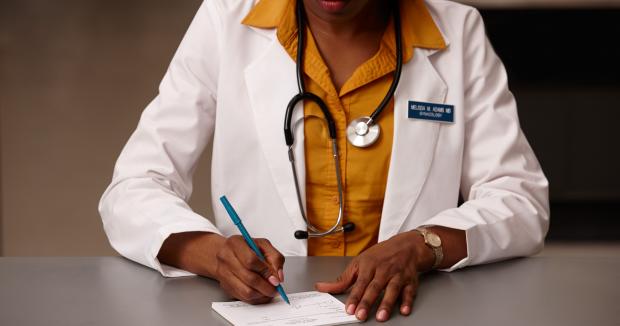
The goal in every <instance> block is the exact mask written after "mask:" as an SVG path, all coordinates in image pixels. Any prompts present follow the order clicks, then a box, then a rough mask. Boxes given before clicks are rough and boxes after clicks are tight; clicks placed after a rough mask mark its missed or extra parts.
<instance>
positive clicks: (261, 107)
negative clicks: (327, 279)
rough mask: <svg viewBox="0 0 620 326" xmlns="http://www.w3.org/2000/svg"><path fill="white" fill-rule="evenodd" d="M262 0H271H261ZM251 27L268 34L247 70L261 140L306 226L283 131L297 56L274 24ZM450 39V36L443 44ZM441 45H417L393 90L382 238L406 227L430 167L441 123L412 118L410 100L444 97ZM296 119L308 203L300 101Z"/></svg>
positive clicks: (284, 194)
mask: <svg viewBox="0 0 620 326" xmlns="http://www.w3.org/2000/svg"><path fill="white" fill-rule="evenodd" d="M263 1H269V0H262V1H261V2H263ZM405 1H413V2H417V1H418V0H405ZM261 2H259V3H261ZM427 13H428V12H427ZM274 16H275V14H274ZM250 28H252V29H254V30H255V31H256V32H257V33H259V34H261V35H263V36H264V39H263V41H264V42H263V45H262V48H263V49H264V50H262V51H259V53H257V56H256V59H255V60H254V61H253V62H252V63H250V64H249V65H248V66H247V67H246V68H245V70H244V74H245V82H246V87H247V89H248V95H249V97H250V102H251V103H252V104H251V105H252V112H253V114H254V118H255V121H256V124H257V130H258V131H259V132H258V135H259V139H260V143H261V145H262V149H263V152H264V154H265V157H266V159H267V161H268V162H269V166H270V169H271V174H272V176H273V179H274V183H275V185H276V188H277V189H278V193H279V195H280V197H281V198H282V201H283V204H284V206H285V207H286V210H287V212H288V214H289V216H291V217H292V222H293V224H294V225H295V227H296V228H297V229H306V225H305V224H304V222H303V219H302V217H301V214H300V212H299V206H298V204H297V196H296V191H295V184H294V179H293V174H292V172H291V163H290V162H289V159H288V155H287V147H286V144H285V142H284V134H283V124H284V111H285V108H286V105H287V104H288V102H289V100H290V98H292V97H293V96H294V95H295V94H297V82H296V77H295V76H296V75H295V62H294V61H293V60H292V59H291V58H290V56H289V55H288V53H287V52H286V51H285V50H284V49H283V48H282V46H281V44H280V42H279V41H278V38H277V33H276V31H275V29H273V28H262V27H255V26H251V27H250ZM442 39H443V38H442ZM447 44H448V43H447V42H446V43H445V46H447ZM445 46H444V47H445ZM439 50H441V48H428V49H427V48H420V47H414V50H413V58H412V59H411V60H410V61H409V62H408V63H407V64H405V65H404V66H403V71H402V75H401V80H400V83H399V85H398V88H397V90H396V93H395V95H394V98H395V99H394V137H393V145H392V154H391V160H390V168H389V173H388V180H387V186H386V193H385V200H384V204H383V210H382V216H381V226H380V230H379V241H383V240H386V239H388V238H390V237H391V236H393V235H395V234H397V233H398V232H401V231H406V230H400V228H401V226H402V225H403V223H404V221H405V219H406V218H407V217H408V216H409V215H410V213H411V211H412V209H413V208H414V206H415V204H416V202H417V198H418V197H419V195H420V191H421V190H422V188H423V185H424V182H425V181H426V179H427V176H428V173H429V171H430V167H431V164H432V161H433V156H434V152H435V147H436V145H437V139H438V135H439V131H440V128H441V126H440V124H439V123H436V122H430V121H423V120H414V119H409V118H408V101H410V100H411V101H421V102H430V103H444V102H445V99H446V95H447V91H448V88H447V85H446V84H445V83H444V81H443V80H442V78H441V77H440V75H439V73H438V72H437V70H436V69H435V68H434V67H433V63H432V60H431V56H432V55H433V54H434V53H436V52H437V51H439ZM266 76H268V79H266ZM300 105H301V104H300ZM292 121H293V125H294V128H295V144H294V153H295V156H296V162H295V163H294V164H295V166H296V169H297V172H298V177H299V185H300V191H301V197H302V201H303V204H304V207H305V199H306V197H305V158H304V148H303V147H304V146H303V144H304V132H303V109H302V108H299V107H298V108H297V109H296V110H295V111H294V113H293V119H292ZM345 214H346V212H345Z"/></svg>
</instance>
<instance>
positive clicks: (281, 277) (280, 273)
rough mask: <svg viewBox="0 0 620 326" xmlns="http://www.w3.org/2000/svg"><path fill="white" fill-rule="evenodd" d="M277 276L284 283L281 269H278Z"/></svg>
mask: <svg viewBox="0 0 620 326" xmlns="http://www.w3.org/2000/svg"><path fill="white" fill-rule="evenodd" d="M278 277H280V282H282V283H284V271H282V269H279V270H278Z"/></svg>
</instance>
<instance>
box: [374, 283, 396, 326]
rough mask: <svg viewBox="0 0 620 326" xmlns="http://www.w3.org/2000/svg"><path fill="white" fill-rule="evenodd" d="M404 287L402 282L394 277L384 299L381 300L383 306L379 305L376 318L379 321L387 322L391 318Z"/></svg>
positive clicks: (386, 289)
mask: <svg viewBox="0 0 620 326" xmlns="http://www.w3.org/2000/svg"><path fill="white" fill-rule="evenodd" d="M402 287H403V285H402V282H401V280H400V277H398V276H396V277H393V278H392V279H391V280H390V281H389V282H388V284H387V286H386V288H385V293H384V294H383V299H382V300H381V304H379V308H378V309H377V316H376V318H377V320H378V321H386V320H388V319H389V318H390V315H391V314H392V307H394V304H395V303H396V300H397V299H398V296H399V295H400V291H401V288H402Z"/></svg>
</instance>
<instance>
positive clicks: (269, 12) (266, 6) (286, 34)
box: [241, 0, 446, 61]
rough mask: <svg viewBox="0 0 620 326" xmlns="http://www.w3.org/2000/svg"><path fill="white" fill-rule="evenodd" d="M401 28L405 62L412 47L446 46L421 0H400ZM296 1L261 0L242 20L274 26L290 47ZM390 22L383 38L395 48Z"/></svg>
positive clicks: (248, 23) (265, 26) (439, 47)
mask: <svg viewBox="0 0 620 326" xmlns="http://www.w3.org/2000/svg"><path fill="white" fill-rule="evenodd" d="M399 6H400V17H401V31H402V35H403V48H404V57H405V61H408V60H409V59H410V58H411V56H412V55H413V48H414V47H418V48H427V49H437V50H441V49H445V48H446V42H445V41H444V38H443V36H442V34H441V32H440V31H439V28H438V27H437V25H436V24H435V21H434V20H433V17H432V16H431V14H430V12H429V11H428V8H427V7H426V5H425V3H424V0H399ZM294 9H295V0H260V1H258V2H257V3H256V5H255V6H254V8H252V10H250V12H249V13H248V15H247V16H246V17H245V18H244V19H243V21H242V22H241V23H242V24H244V25H248V26H252V27H256V28H265V29H269V28H276V30H277V36H278V40H279V41H280V43H281V44H283V45H284V46H285V47H286V46H287V45H289V46H293V44H292V43H291V42H293V40H295V44H296V33H297V23H296V21H295V10H294ZM392 24H393V22H392V21H390V26H388V28H387V29H386V34H387V35H386V36H389V37H384V41H386V44H387V45H388V47H390V49H391V50H392V51H394V52H395V51H396V50H395V43H394V34H393V33H394V29H393V27H392V26H393V25H392Z"/></svg>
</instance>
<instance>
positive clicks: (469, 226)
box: [423, 214, 476, 272]
mask: <svg viewBox="0 0 620 326" xmlns="http://www.w3.org/2000/svg"><path fill="white" fill-rule="evenodd" d="M423 226H425V227H430V226H443V227H447V228H451V229H457V230H463V231H465V242H466V244H467V256H466V257H465V258H463V259H461V260H459V261H458V262H457V263H456V264H454V265H452V266H450V267H448V268H443V269H439V271H442V272H452V271H455V270H457V269H461V268H463V267H466V266H469V265H470V263H471V257H472V255H471V253H472V252H475V249H474V248H473V247H472V246H473V243H474V241H473V240H474V239H473V238H475V236H474V234H473V233H474V231H473V230H474V229H475V226H476V224H475V223H472V222H470V221H467V220H464V219H462V218H457V217H452V216H447V215H441V214H440V215H435V216H434V217H432V218H431V219H430V220H427V221H426V222H425V223H424V225H423Z"/></svg>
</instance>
